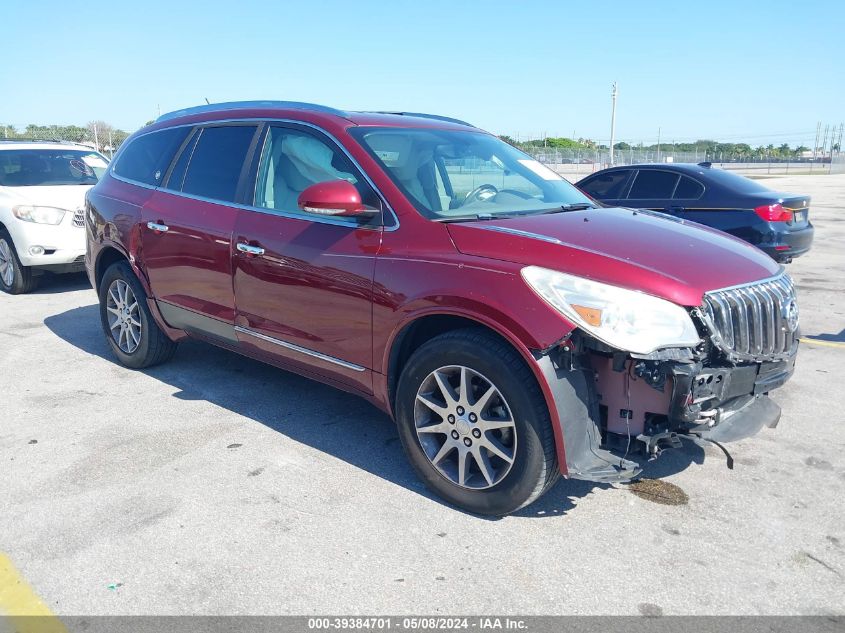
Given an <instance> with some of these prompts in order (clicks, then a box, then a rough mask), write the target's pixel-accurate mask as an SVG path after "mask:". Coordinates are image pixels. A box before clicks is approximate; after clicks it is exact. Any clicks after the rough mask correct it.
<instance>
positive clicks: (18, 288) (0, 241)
mask: <svg viewBox="0 0 845 633" xmlns="http://www.w3.org/2000/svg"><path fill="white" fill-rule="evenodd" d="M37 285H38V278H37V277H36V276H35V275H34V274H32V268H31V267H29V266H24V265H23V264H21V260H20V258H19V257H18V252H17V251H16V250H15V244H14V242H12V237H11V235H9V233H8V232H7V231H5V230H3V229H0V290H2V291H3V292H5V293H8V294H10V295H21V294H26V293H27V292H32V291H33V290H35V287H36V286H37Z"/></svg>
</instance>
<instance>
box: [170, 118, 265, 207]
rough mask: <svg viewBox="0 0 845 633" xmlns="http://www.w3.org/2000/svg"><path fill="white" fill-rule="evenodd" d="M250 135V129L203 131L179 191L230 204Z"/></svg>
mask: <svg viewBox="0 0 845 633" xmlns="http://www.w3.org/2000/svg"><path fill="white" fill-rule="evenodd" d="M254 135H255V126H253V125H232V126H220V127H207V128H204V129H203V130H202V131H201V133H200V137H199V140H197V143H196V146H195V147H194V151H193V154H192V156H191V157H190V163H189V164H188V170H187V172H186V173H185V180H184V183H183V184H182V191H183V192H184V193H189V194H192V195H195V196H202V197H203V198H211V199H212V200H220V201H221V202H234V201H235V195H236V194H237V190H238V182H239V181H240V177H241V170H242V169H243V166H244V161H245V160H246V155H247V152H248V151H249V145H250V143H251V142H252V137H253V136H254Z"/></svg>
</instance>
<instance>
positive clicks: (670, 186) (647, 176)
mask: <svg viewBox="0 0 845 633" xmlns="http://www.w3.org/2000/svg"><path fill="white" fill-rule="evenodd" d="M677 182H678V174H673V173H672V172H671V171H660V170H657V169H641V170H640V171H639V172H637V177H636V179H635V180H634V184H633V185H632V186H631V193H629V194H628V198H629V199H635V200H661V199H668V198H671V197H672V192H673V191H675V184H676V183H677Z"/></svg>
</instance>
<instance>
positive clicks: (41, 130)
mask: <svg viewBox="0 0 845 633" xmlns="http://www.w3.org/2000/svg"><path fill="white" fill-rule="evenodd" d="M128 136H129V132H126V131H124V130H121V129H118V128H116V127H114V126H112V125H110V124H109V123H106V122H105V121H89V122H88V124H87V125H85V126H84V127H83V126H79V125H35V124H34V123H30V124H29V125H27V126H26V127H25V128H24V129H23V130H18V129H17V128H15V126H14V125H3V126H0V138H3V139H9V140H17V139H20V140H30V139H36V140H44V141H71V142H74V143H84V144H85V145H88V146H89V147H92V148H96V149H97V151H99V152H105V153H108V154H111V153H114V152H115V151H116V150H117V148H118V147H120V144H121V143H123V141H125V140H126V139H127V137H128Z"/></svg>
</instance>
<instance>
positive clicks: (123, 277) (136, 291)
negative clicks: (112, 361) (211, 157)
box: [100, 260, 177, 369]
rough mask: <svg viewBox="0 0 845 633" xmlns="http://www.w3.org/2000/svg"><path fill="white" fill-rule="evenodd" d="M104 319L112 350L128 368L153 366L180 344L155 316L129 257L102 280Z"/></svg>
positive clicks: (173, 352) (169, 354)
mask: <svg viewBox="0 0 845 633" xmlns="http://www.w3.org/2000/svg"><path fill="white" fill-rule="evenodd" d="M100 321H101V323H102V326H103V332H104V333H105V335H106V340H107V341H108V343H109V346H110V347H111V349H112V352H114V355H115V356H117V359H118V360H119V361H120V363H121V364H122V365H125V366H126V367H131V368H132V369H143V368H144V367H152V366H153V365H158V364H160V363H163V362H165V361H168V360H170V359H171V358H172V357H173V354H175V353H176V347H177V345H176V343H174V342H173V341H171V340H170V339H169V338H167V335H166V334H165V333H164V332H163V331H162V330H161V328H160V327H159V326H158V324H157V323H156V322H155V319H153V315H152V314H151V313H150V308H149V306H148V305H147V293H146V292H144V287H143V286H142V285H141V283H140V282H139V281H138V278H137V277H136V276H135V273H134V272H133V271H132V268H131V267H130V266H129V262H127V261H125V260H124V261H119V262H115V263H114V264H112V265H111V266H109V268H108V269H107V270H106V272H105V274H104V275H103V280H102V281H101V282H100Z"/></svg>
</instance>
